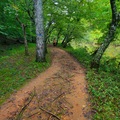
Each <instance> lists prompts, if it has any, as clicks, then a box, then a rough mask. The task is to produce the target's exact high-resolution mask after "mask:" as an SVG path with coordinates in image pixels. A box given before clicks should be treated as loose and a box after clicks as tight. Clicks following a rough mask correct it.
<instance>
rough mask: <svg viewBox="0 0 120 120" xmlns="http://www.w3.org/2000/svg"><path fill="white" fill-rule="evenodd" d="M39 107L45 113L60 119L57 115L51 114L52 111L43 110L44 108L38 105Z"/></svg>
mask: <svg viewBox="0 0 120 120" xmlns="http://www.w3.org/2000/svg"><path fill="white" fill-rule="evenodd" d="M39 109H40V110H42V111H45V112H46V113H48V114H50V115H52V116H53V117H55V118H57V119H58V120H60V118H59V117H58V116H56V115H55V114H53V113H52V112H49V111H47V110H45V109H44V108H42V107H41V106H39Z"/></svg>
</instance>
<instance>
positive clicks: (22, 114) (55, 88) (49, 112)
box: [0, 47, 91, 120]
mask: <svg viewBox="0 0 120 120" xmlns="http://www.w3.org/2000/svg"><path fill="white" fill-rule="evenodd" d="M51 56H52V64H51V66H50V67H49V68H48V69H47V70H46V71H45V72H43V73H41V74H40V75H39V76H37V77H36V78H35V79H32V80H31V81H30V82H29V83H28V84H26V85H25V86H24V87H22V88H21V89H20V90H19V91H17V92H16V93H14V94H12V95H11V97H10V98H9V99H8V100H7V101H6V102H5V103H4V104H3V105H2V106H1V107H0V120H90V119H91V118H90V117H91V112H90V103H89V95H88V92H87V82H86V80H85V72H86V71H85V69H84V68H83V67H82V66H81V65H80V64H79V63H78V62H77V60H76V59H74V58H73V57H72V56H71V55H69V54H68V53H67V52H65V51H64V50H61V49H59V48H56V47H54V48H51Z"/></svg>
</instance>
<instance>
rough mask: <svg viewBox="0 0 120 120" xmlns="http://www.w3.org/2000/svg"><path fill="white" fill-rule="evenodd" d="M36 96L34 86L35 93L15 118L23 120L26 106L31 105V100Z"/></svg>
mask: <svg viewBox="0 0 120 120" xmlns="http://www.w3.org/2000/svg"><path fill="white" fill-rule="evenodd" d="M34 97H35V88H34V92H33V94H32V95H31V98H29V101H28V103H27V104H25V105H24V106H23V107H22V109H21V111H20V112H19V113H18V115H17V117H16V118H15V120H21V117H22V115H23V113H24V111H25V110H26V108H27V107H28V106H29V104H30V103H31V101H32V100H33V98H34Z"/></svg>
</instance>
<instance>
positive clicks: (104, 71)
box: [65, 47, 120, 120]
mask: <svg viewBox="0 0 120 120" xmlns="http://www.w3.org/2000/svg"><path fill="white" fill-rule="evenodd" d="M113 49H115V48H113ZM65 50H67V51H68V52H69V53H70V54H72V55H73V56H74V57H76V58H77V59H78V60H79V61H80V63H81V64H83V65H84V66H85V67H86V68H87V75H86V79H87V81H88V90H89V93H90V101H91V108H92V113H93V120H120V66H119V65H118V64H119V62H120V56H119V55H117V56H116V57H115V56H114V57H110V55H109V54H111V53H109V51H107V52H106V53H105V55H104V57H103V58H102V60H101V66H100V69H99V71H98V72H96V71H95V70H91V69H90V68H89V66H90V62H91V60H92V57H91V56H90V53H89V51H87V50H86V49H85V48H76V49H73V48H72V47H68V48H66V49H65ZM110 52H111V50H110ZM116 52H117V51H116ZM116 54H117V53H116ZM118 54H119V53H118Z"/></svg>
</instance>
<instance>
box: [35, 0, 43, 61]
mask: <svg viewBox="0 0 120 120" xmlns="http://www.w3.org/2000/svg"><path fill="white" fill-rule="evenodd" d="M34 8H35V25H36V47H37V48H36V62H44V61H45V38H44V25H43V10H42V0H34Z"/></svg>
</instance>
